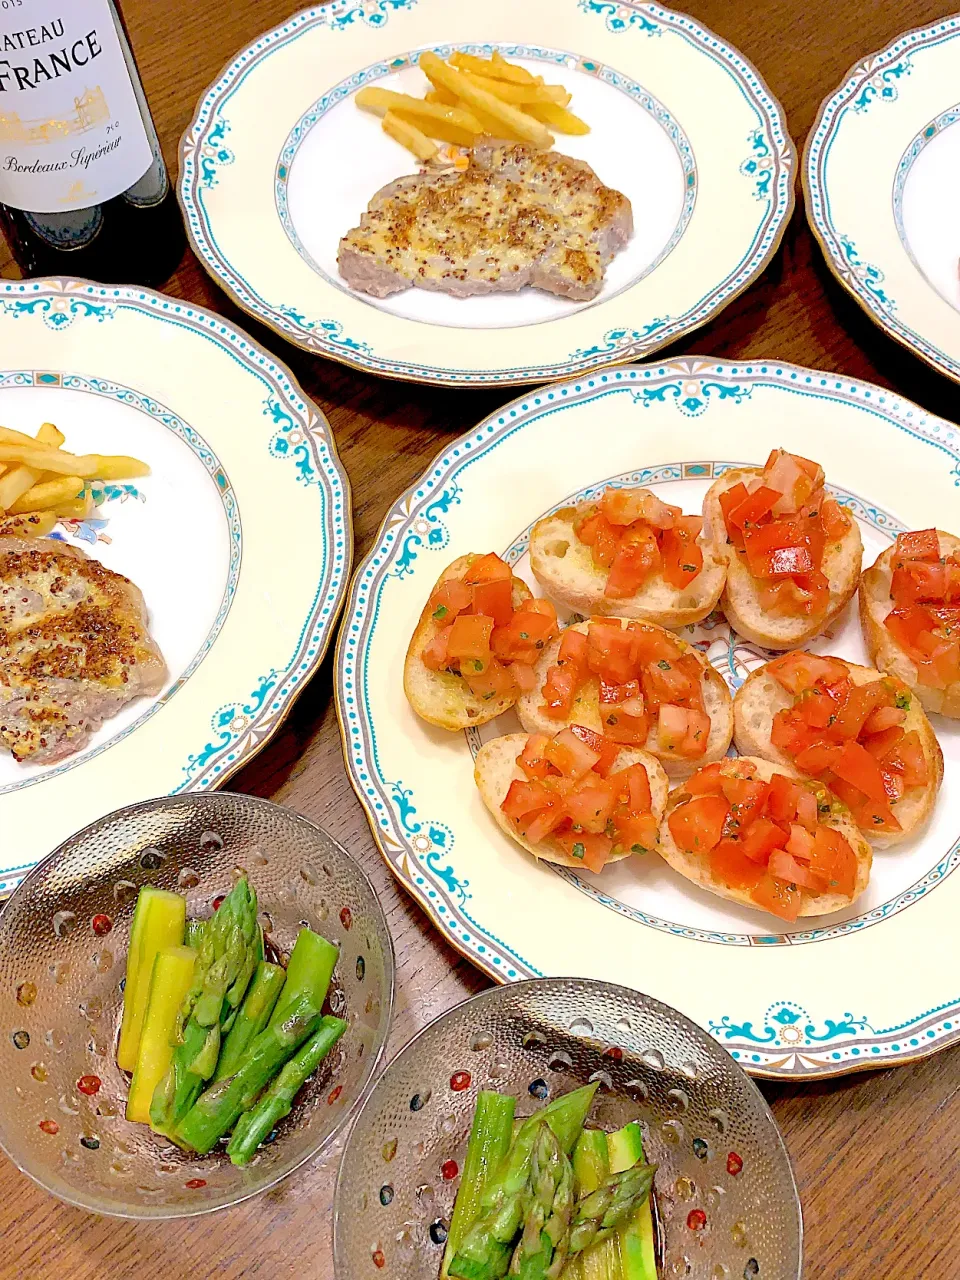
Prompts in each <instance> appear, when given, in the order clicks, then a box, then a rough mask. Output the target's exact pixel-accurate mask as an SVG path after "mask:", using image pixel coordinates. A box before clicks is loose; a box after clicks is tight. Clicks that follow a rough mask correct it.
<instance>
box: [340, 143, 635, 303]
mask: <svg viewBox="0 0 960 1280" xmlns="http://www.w3.org/2000/svg"><path fill="white" fill-rule="evenodd" d="M632 234H633V212H632V210H631V207H630V201H629V200H628V199H627V197H626V196H625V195H623V194H622V193H621V192H620V191H614V190H613V188H611V187H605V186H604V185H603V183H602V182H601V181H600V179H599V178H598V177H597V175H596V174H595V173H594V172H593V170H592V169H591V168H590V166H589V165H588V164H585V163H584V162H583V161H582V160H574V159H572V158H571V157H570V156H564V155H560V154H558V153H557V152H556V151H545V152H544V151H534V150H533V149H532V148H531V147H525V146H522V145H519V144H515V143H511V142H498V141H495V140H491V141H489V142H484V143H478V144H477V146H475V147H474V148H473V150H472V152H471V153H470V163H469V165H468V166H467V168H466V169H465V170H463V171H461V172H453V171H441V172H437V173H432V172H428V173H415V174H411V175H410V176H408V177H404V178H398V179H397V180H396V181H395V182H391V183H389V184H388V185H387V186H385V187H383V188H382V189H381V190H380V191H378V192H377V194H376V195H375V196H374V197H373V199H372V200H371V201H370V203H369V205H368V206H367V211H366V213H364V214H363V215H362V216H361V219H360V225H359V227H353V228H352V229H351V230H350V231H348V232H347V234H346V235H345V236H344V237H343V239H342V240H341V241H340V250H339V253H338V255H337V263H338V265H339V267H340V274H341V275H342V276H343V278H344V279H345V280H346V281H347V283H348V284H350V285H351V286H352V287H353V288H354V289H358V290H360V291H361V292H362V293H369V294H372V295H373V297H375V298H385V297H387V295H388V294H391V293H399V292H400V291H401V290H403V289H409V288H411V287H414V286H415V287H416V288H418V289H434V290H439V291H441V292H443V293H450V294H453V295H454V296H455V297H458V298H467V297H470V296H471V295H473V294H483V293H502V292H510V293H513V292H515V291H516V290H518V289H522V288H524V286H525V285H532V286H533V287H534V288H535V289H545V290H546V291H547V292H549V293H556V294H559V295H560V296H561V297H564V298H573V299H575V300H577V301H578V302H579V301H586V300H589V299H590V298H595V297H596V296H597V294H598V293H599V292H600V288H601V286H602V284H603V273H604V268H605V267H606V265H607V263H608V262H609V261H610V260H611V258H612V257H613V256H614V254H615V253H617V252H618V251H619V250H620V249H622V248H623V247H624V245H625V244H626V243H627V241H628V240H629V239H630V237H631V235H632Z"/></svg>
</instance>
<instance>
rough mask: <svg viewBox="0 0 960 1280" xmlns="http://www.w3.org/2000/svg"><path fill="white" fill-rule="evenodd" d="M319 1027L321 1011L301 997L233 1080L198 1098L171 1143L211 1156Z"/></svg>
mask: <svg viewBox="0 0 960 1280" xmlns="http://www.w3.org/2000/svg"><path fill="white" fill-rule="evenodd" d="M319 1024H320V1011H319V1009H317V1007H316V1006H315V1005H314V1004H313V1002H312V1001H311V999H310V997H309V996H301V998H300V1000H299V1001H298V1002H297V1003H296V1004H295V1005H294V1006H293V1008H292V1009H291V1010H290V1013H289V1014H288V1016H287V1017H286V1019H285V1020H284V1021H283V1022H281V1023H279V1024H278V1025H277V1026H273V1025H270V1026H268V1027H267V1029H266V1030H265V1031H261V1032H260V1034H259V1035H258V1036H257V1038H256V1040H254V1042H253V1043H252V1044H251V1045H250V1048H249V1049H248V1050H247V1052H246V1054H245V1055H244V1058H243V1061H242V1062H241V1063H240V1066H239V1067H238V1068H237V1070H236V1071H235V1072H234V1074H233V1075H232V1076H228V1077H227V1079H226V1080H220V1081H218V1082H217V1083H216V1084H213V1085H211V1086H210V1088H209V1089H206V1090H205V1091H204V1092H203V1093H202V1094H201V1095H200V1097H199V1098H198V1099H197V1101H196V1102H195V1103H194V1104H193V1106H192V1107H191V1108H190V1110H189V1111H188V1112H187V1114H186V1115H185V1116H184V1118H183V1119H182V1120H181V1122H180V1124H179V1125H178V1126H177V1129H176V1132H175V1133H174V1134H173V1137H174V1139H175V1140H176V1141H177V1142H178V1143H179V1144H180V1145H181V1146H184V1147H189V1148H190V1149H191V1150H193V1151H196V1152H198V1153H199V1154H200V1155H206V1153H207V1152H208V1151H212V1150H213V1148H214V1147H215V1146H216V1144H217V1141H218V1139H220V1138H222V1137H223V1135H224V1134H225V1133H227V1132H229V1130H230V1129H232V1128H233V1126H234V1125H235V1124H236V1122H237V1119H238V1118H239V1116H240V1114H241V1112H243V1111H248V1110H249V1109H250V1108H251V1107H252V1106H253V1104H254V1103H255V1102H256V1100H257V1098H258V1096H259V1095H260V1093H261V1092H262V1090H263V1089H264V1088H265V1086H266V1085H267V1084H268V1083H269V1082H270V1081H271V1080H272V1079H273V1077H274V1076H275V1075H276V1074H277V1072H278V1071H279V1070H280V1068H281V1067H282V1066H283V1064H284V1063H285V1062H286V1061H287V1060H288V1058H291V1057H292V1056H293V1054H294V1053H296V1051H297V1049H299V1048H300V1046H301V1045H302V1044H303V1042H304V1040H306V1039H307V1038H308V1037H309V1036H311V1035H313V1033H314V1031H316V1029H317V1027H318V1026H319Z"/></svg>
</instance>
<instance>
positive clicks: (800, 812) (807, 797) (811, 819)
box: [797, 787, 819, 831]
mask: <svg viewBox="0 0 960 1280" xmlns="http://www.w3.org/2000/svg"><path fill="white" fill-rule="evenodd" d="M797 821H798V822H800V823H802V825H803V826H805V827H806V829H807V830H808V831H816V829H817V822H818V821H819V807H818V805H817V797H816V796H815V795H814V793H813V792H812V791H808V790H806V788H804V787H801V788H800V794H799V795H798V796H797Z"/></svg>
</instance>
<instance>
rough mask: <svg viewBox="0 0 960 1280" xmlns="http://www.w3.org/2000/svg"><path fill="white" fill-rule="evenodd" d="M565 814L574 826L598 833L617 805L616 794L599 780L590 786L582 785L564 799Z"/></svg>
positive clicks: (604, 827)
mask: <svg viewBox="0 0 960 1280" xmlns="http://www.w3.org/2000/svg"><path fill="white" fill-rule="evenodd" d="M564 805H565V808H566V811H567V816H568V817H569V818H570V820H571V821H572V822H573V824H574V826H577V827H582V828H583V830H584V831H592V832H594V833H596V834H597V835H599V834H600V833H601V832H602V831H604V830H605V829H606V826H607V823H608V822H609V820H610V818H611V817H612V816H613V811H614V809H615V808H616V807H617V795H616V793H615V791H614V790H613V788H612V787H609V786H605V785H603V783H602V782H601V781H600V779H598V780H597V782H596V783H595V784H594V785H592V786H587V785H584V786H582V787H579V788H578V789H577V790H576V791H573V792H571V794H570V795H569V796H567V798H566V800H565V801H564Z"/></svg>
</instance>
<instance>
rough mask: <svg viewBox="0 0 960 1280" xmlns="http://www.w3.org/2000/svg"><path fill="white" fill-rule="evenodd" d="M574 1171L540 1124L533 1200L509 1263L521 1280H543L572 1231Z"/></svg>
mask: <svg viewBox="0 0 960 1280" xmlns="http://www.w3.org/2000/svg"><path fill="white" fill-rule="evenodd" d="M572 1212H573V1169H572V1167H571V1165H570V1161H569V1160H568V1158H567V1156H566V1155H565V1154H564V1152H563V1151H562V1150H561V1147H560V1143H559V1142H558V1141H557V1137H556V1135H555V1134H554V1132H553V1130H552V1129H551V1128H550V1126H549V1125H546V1124H541V1126H540V1130H539V1133H538V1135H537V1142H536V1145H535V1146H534V1149H533V1164H532V1168H531V1174H530V1197H529V1201H528V1206H527V1211H526V1216H525V1218H524V1223H523V1231H522V1233H521V1236H520V1240H519V1242H518V1243H517V1246H516V1248H515V1249H514V1251H513V1256H512V1258H511V1259H510V1274H511V1275H515V1276H517V1277H518V1280H542V1277H544V1276H546V1274H547V1271H548V1269H549V1268H550V1266H551V1264H552V1262H553V1258H554V1251H555V1249H556V1247H557V1245H558V1244H559V1243H560V1242H561V1240H563V1239H564V1238H565V1237H566V1235H567V1233H568V1231H569V1229H570V1215H571V1213H572Z"/></svg>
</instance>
